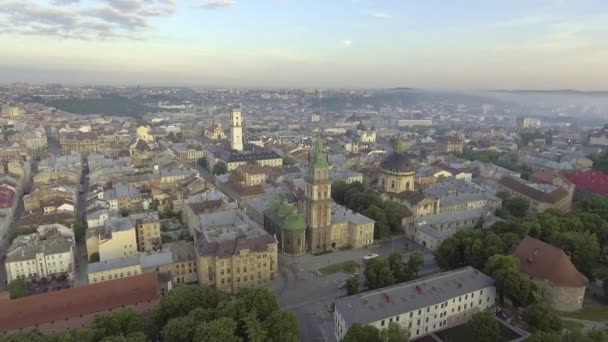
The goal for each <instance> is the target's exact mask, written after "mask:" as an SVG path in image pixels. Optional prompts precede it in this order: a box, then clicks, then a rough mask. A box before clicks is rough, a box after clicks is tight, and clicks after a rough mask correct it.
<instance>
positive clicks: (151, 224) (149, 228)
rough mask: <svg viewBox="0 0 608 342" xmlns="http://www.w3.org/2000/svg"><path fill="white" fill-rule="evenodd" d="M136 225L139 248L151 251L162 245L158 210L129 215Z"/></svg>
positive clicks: (141, 250)
mask: <svg viewBox="0 0 608 342" xmlns="http://www.w3.org/2000/svg"><path fill="white" fill-rule="evenodd" d="M129 218H130V219H131V223H132V224H133V226H134V227H135V233H136V236H137V250H138V251H140V252H150V251H153V250H156V249H159V248H160V247H161V234H160V219H159V217H158V212H156V211H149V212H143V213H136V214H131V215H129Z"/></svg>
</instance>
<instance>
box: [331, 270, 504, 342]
mask: <svg viewBox="0 0 608 342" xmlns="http://www.w3.org/2000/svg"><path fill="white" fill-rule="evenodd" d="M493 283H494V281H493V279H492V278H490V277H488V276H486V275H485V274H483V273H481V272H479V271H477V270H475V269H473V268H471V267H466V268H463V269H460V270H455V271H452V272H449V273H443V274H441V275H439V276H437V277H433V278H427V279H425V280H420V281H417V282H411V283H405V284H400V285H395V286H392V287H389V288H384V289H378V290H375V291H372V292H366V293H363V294H359V295H355V296H350V297H344V298H343V299H341V300H339V301H337V302H336V309H335V310H334V334H335V337H336V339H337V340H338V341H340V340H342V339H343V338H344V336H345V335H346V333H347V332H348V328H349V327H350V326H352V325H353V324H354V323H361V324H369V325H372V326H374V327H376V328H378V329H380V330H382V329H386V328H388V325H389V324H390V323H393V322H394V323H398V324H399V325H401V326H402V327H403V328H406V329H408V330H409V331H410V338H412V339H413V338H417V337H420V336H424V335H427V334H430V333H432V332H435V331H437V330H442V329H445V328H448V327H453V326H458V325H461V324H464V323H466V322H467V321H468V320H469V319H470V318H471V317H472V316H473V315H474V314H475V313H477V312H479V311H482V310H485V309H488V308H490V307H492V306H493V305H494V303H495V301H496V288H495V287H494V285H493ZM425 296H428V297H426V298H425ZM402 298H406V300H405V301H404V300H403V299H402ZM417 302H420V305H417ZM374 304H376V305H378V304H380V305H381V307H382V309H381V310H378V309H375V310H372V309H371V308H372V307H373V306H374ZM400 307H403V310H399V309H400ZM362 310H369V311H367V312H366V311H362ZM359 318H361V319H359ZM367 318H369V320H368V319H367ZM353 319H354V320H353Z"/></svg>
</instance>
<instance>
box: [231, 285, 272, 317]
mask: <svg viewBox="0 0 608 342" xmlns="http://www.w3.org/2000/svg"><path fill="white" fill-rule="evenodd" d="M237 299H240V300H241V301H242V303H243V304H244V305H245V309H246V310H247V312H255V313H256V317H258V318H259V319H261V320H264V319H266V317H268V316H270V314H272V313H273V312H275V311H276V310H278V308H279V303H278V302H277V298H276V296H275V295H274V294H273V293H272V292H270V290H268V289H266V288H261V287H258V288H244V289H241V290H240V291H239V293H238V295H237Z"/></svg>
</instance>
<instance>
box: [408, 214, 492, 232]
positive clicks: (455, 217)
mask: <svg viewBox="0 0 608 342" xmlns="http://www.w3.org/2000/svg"><path fill="white" fill-rule="evenodd" d="M481 217H483V219H484V226H487V225H488V224H490V223H491V222H495V221H496V219H497V218H496V216H494V214H492V213H491V212H489V211H487V210H486V209H472V210H459V211H446V212H443V213H440V214H435V215H429V216H424V217H421V218H420V221H419V222H418V229H419V230H420V231H422V232H424V233H426V234H428V235H430V236H432V237H434V238H436V239H443V238H446V237H448V236H451V235H453V234H455V233H456V232H457V231H459V230H463V229H467V228H473V227H474V226H475V225H476V224H477V222H478V221H479V219H480V218H481ZM467 220H473V223H472V224H468V225H458V226H457V227H449V226H448V227H445V228H441V225H446V224H447V225H450V224H451V223H457V222H462V221H467Z"/></svg>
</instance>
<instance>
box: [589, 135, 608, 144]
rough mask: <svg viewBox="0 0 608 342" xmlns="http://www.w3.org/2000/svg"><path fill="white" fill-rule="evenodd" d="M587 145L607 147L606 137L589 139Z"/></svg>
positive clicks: (607, 139) (607, 140)
mask: <svg viewBox="0 0 608 342" xmlns="http://www.w3.org/2000/svg"><path fill="white" fill-rule="evenodd" d="M589 145H592V146H608V135H602V136H599V137H593V136H592V137H590V138H589Z"/></svg>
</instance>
